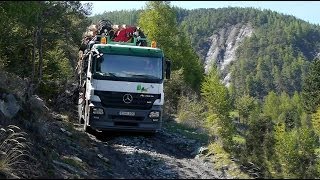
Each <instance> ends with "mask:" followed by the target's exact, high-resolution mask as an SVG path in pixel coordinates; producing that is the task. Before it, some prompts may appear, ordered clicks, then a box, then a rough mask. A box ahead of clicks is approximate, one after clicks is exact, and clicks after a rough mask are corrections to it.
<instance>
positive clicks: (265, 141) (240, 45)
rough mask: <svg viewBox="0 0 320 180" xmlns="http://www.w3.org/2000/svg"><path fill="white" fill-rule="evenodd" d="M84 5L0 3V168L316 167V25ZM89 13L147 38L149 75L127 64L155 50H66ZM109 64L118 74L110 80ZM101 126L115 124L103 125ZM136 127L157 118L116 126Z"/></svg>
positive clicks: (104, 173)
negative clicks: (122, 72) (151, 44)
mask: <svg viewBox="0 0 320 180" xmlns="http://www.w3.org/2000/svg"><path fill="white" fill-rule="evenodd" d="M90 11H91V7H90V5H89V4H82V3H81V2H79V1H39V2H37V1H23V2H15V1H3V2H0V12H1V13H2V18H0V27H1V29H2V31H0V35H1V36H2V37H5V38H0V47H1V48H0V177H1V178H45V179H46V178H64V179H70V178H125V179H136V178H152V179H155V178H164V179H179V178H182V179H184V178H200V179H204V178H228V179H232V178H236V179H237V178H267V179H270V178H280V179H281V178H283V179H286V178H291V179H314V178H319V177H320V141H319V139H320V92H319V89H320V28H319V26H316V25H312V24H309V23H307V22H304V21H302V20H299V19H296V18H295V17H293V16H286V15H283V14H279V13H276V12H272V11H267V10H265V11H260V10H257V9H253V8H220V9H194V10H185V9H181V8H177V7H172V6H171V4H170V1H148V2H146V9H144V10H137V11H115V12H106V13H104V14H101V15H97V16H94V17H91V18H90V17H89V16H88V15H90ZM101 19H109V20H111V21H112V22H113V23H114V24H134V25H139V26H141V27H142V29H143V31H144V33H146V34H147V35H148V36H147V37H148V39H149V40H156V42H157V47H159V49H160V50H156V51H158V52H161V53H159V54H161V58H160V56H159V57H158V55H157V58H156V59H157V61H158V63H157V64H158V66H157V67H158V68H156V69H153V71H154V72H156V71H157V70H158V73H157V74H158V75H157V77H155V76H153V75H152V76H151V75H143V76H142V73H145V71H144V70H143V71H142V70H141V72H142V73H141V72H140V70H139V72H135V73H133V72H131V70H133V69H135V68H137V67H140V65H139V63H140V62H143V61H142V60H143V59H146V58H145V57H149V56H150V57H151V54H149V55H146V54H147V53H146V52H148V51H154V50H155V49H152V48H146V47H135V48H131V47H128V46H118V45H112V46H110V45H106V46H109V47H115V46H118V47H116V48H111V49H113V50H115V51H118V52H116V53H112V55H110V54H109V53H106V52H103V51H102V52H100V53H99V54H95V53H96V52H97V51H95V52H92V51H91V50H90V46H87V49H86V50H84V49H85V48H83V49H82V48H81V49H80V48H79V46H80V45H81V47H85V46H86V43H88V42H89V40H92V39H91V38H93V39H94V38H96V37H95V33H97V31H96V30H95V27H94V25H93V24H92V23H96V22H97V21H98V20H101ZM92 21H93V22H92ZM159 22H161V23H159ZM98 28H99V27H98ZM114 28H115V29H117V28H116V27H114ZM129 29H131V28H128V29H125V30H124V31H122V32H128V31H127V30H129ZM131 30H133V28H132V29H131ZM109 32H110V31H109ZM131 33H132V34H135V33H137V32H134V33H133V32H129V33H128V34H131ZM124 34H126V33H124ZM128 34H126V35H128ZM120 37H121V36H120ZM127 37H128V36H127ZM109 40H110V39H108V41H109ZM95 43H99V41H96V42H95ZM83 45H84V46H83ZM87 45H88V44H87ZM94 47H96V46H94ZM118 48H119V50H117V49H118ZM122 48H125V49H127V50H128V51H131V52H130V55H131V56H134V57H135V58H134V59H137V62H136V63H137V64H132V62H135V61H131V60H130V58H132V57H128V58H120V59H121V60H117V58H111V57H118V58H119V57H122V56H123V55H124V54H126V55H127V53H125V52H124V51H122V50H120V49H122ZM93 49H95V48H93ZM111 49H110V52H111ZM133 49H140V50H141V52H144V53H142V54H140V53H138V51H137V52H133V51H135V50H133ZM82 50H84V51H82ZM140 50H139V51H140ZM83 52H84V53H85V55H84V56H82V55H83V54H82V53H83ZM86 52H89V53H86ZM113 52H114V51H113ZM162 52H163V54H164V56H165V57H164V58H163V57H162ZM90 53H93V54H91V55H93V56H91V55H90ZM131 53H132V54H131ZM148 53H149V52H148ZM87 55H89V56H87ZM96 55H97V56H96ZM119 55H120V56H119ZM101 56H104V57H110V58H103V59H101V61H100V60H99V59H100V58H101ZM142 56H143V57H142ZM87 57H93V58H92V59H87ZM136 57H138V58H136ZM82 58H83V59H82ZM108 59H112V60H115V62H117V63H118V62H121V61H122V60H123V63H119V64H118V65H116V64H117V63H112V62H111V63H110V62H109V60H108ZM153 59H155V58H153ZM140 60H141V61H140ZM165 60H166V61H167V60H170V61H171V64H172V65H169V64H167V62H164V61H165ZM102 62H104V63H105V64H104V65H103V66H105V67H108V68H109V70H104V71H105V72H104V73H102V72H99V70H98V71H97V69H101V68H100V67H99V66H101V63H102ZM129 62H130V63H131V66H130V65H129V64H130V63H129ZM150 62H156V61H154V60H151V59H150ZM86 63H89V64H87V65H88V66H86ZM90 63H92V64H93V66H91V67H92V68H87V67H89V65H90ZM99 63H100V65H99ZM162 63H165V64H166V66H163V65H161V64H162ZM92 64H91V65H92ZM124 64H125V65H124ZM146 64H148V63H146ZM96 65H97V66H96ZM110 65H115V66H114V67H112V66H110ZM168 65H169V66H170V67H171V78H170V79H167V78H165V77H166V75H168V74H167V73H168V71H167V70H165V73H163V70H164V67H165V68H166V69H167V67H168ZM97 67H99V68H97ZM111 67H112V68H111ZM118 67H121V68H122V67H124V68H128V69H129V71H130V76H128V77H121V78H119V77H117V76H116V74H114V73H113V72H112V70H115V69H117V68H118ZM141 67H142V66H141ZM86 68H87V69H86ZM108 68H107V69H108ZM110 69H112V70H110ZM81 70H87V71H86V72H87V75H88V76H86V78H84V79H85V80H86V86H85V87H81V85H80V84H81V80H80V83H79V79H80V78H81V77H85V76H81V75H79V72H80V71H81ZM126 71H128V70H126ZM161 74H162V76H161ZM96 75H99V76H100V75H102V76H105V77H103V78H102V77H99V78H98V76H96ZM79 76H80V77H79ZM107 76H109V77H108V78H107ZM136 76H137V77H136ZM140 77H141V78H140ZM151 77H152V79H149V78H151ZM98 79H99V80H98ZM150 80H152V82H154V83H151V81H150ZM128 82H129V83H128ZM144 84H148V86H149V85H150V87H148V86H146V87H144ZM142 85H143V86H142ZM141 86H142V87H141ZM92 87H93V88H92ZM83 89H86V93H81V91H83ZM143 89H144V90H146V91H143ZM148 89H149V90H148ZM140 90H141V91H140ZM92 93H93V95H92ZM102 93H104V94H105V95H102V96H101V94H102ZM133 93H134V94H135V95H134V96H132V95H131V94H133ZM119 94H121V95H120V96H118V95H119ZM155 95H156V96H157V97H159V98H160V99H158V100H159V101H158V100H156V99H152V101H153V100H154V103H152V101H151V100H150V99H148V98H151V97H152V98H155ZM130 96H131V98H130ZM124 97H128V100H130V99H131V100H130V102H126V101H125V100H126V99H124ZM83 99H85V101H83ZM133 99H134V100H133ZM156 101H157V102H156ZM112 102H114V104H113V103H112ZM133 102H134V103H133ZM129 103H131V104H129ZM141 103H142V104H143V103H146V105H148V107H147V106H140V105H141ZM149 105H150V106H149ZM81 107H84V108H81ZM149 107H151V108H149ZM83 109H84V110H85V111H84V116H81V114H83V112H81V110H83ZM160 113H161V114H160ZM129 114H130V116H129ZM156 114H158V115H156ZM90 115H93V116H90ZM81 118H83V119H81ZM81 120H83V121H84V122H85V123H83V122H82V121H81ZM94 122H98V123H99V124H100V123H101V124H106V126H105V125H103V127H102V126H101V127H98V126H95V125H94V124H95V123H94ZM124 122H125V123H124ZM144 122H147V123H146V124H145V125H144V126H142V124H143V123H144ZM108 124H109V125H110V124H114V125H115V126H113V127H114V128H116V131H109V132H104V130H106V129H104V128H110V126H109V125H108ZM150 125H158V126H157V129H156V131H155V132H152V134H145V133H142V132H139V133H126V132H123V131H120V130H124V129H126V128H130V129H127V130H148V129H146V127H151V126H150ZM135 127H139V128H141V129H135ZM91 128H92V129H91ZM95 128H97V129H96V130H97V131H95ZM122 128H124V129H122Z"/></svg>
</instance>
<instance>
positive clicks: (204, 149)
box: [191, 147, 209, 155]
mask: <svg viewBox="0 0 320 180" xmlns="http://www.w3.org/2000/svg"><path fill="white" fill-rule="evenodd" d="M208 152H209V149H208V148H207V147H199V148H197V149H196V150H195V151H193V152H192V153H191V155H204V154H207V153H208Z"/></svg>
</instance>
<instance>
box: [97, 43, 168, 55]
mask: <svg viewBox="0 0 320 180" xmlns="http://www.w3.org/2000/svg"><path fill="white" fill-rule="evenodd" d="M94 47H95V48H96V49H99V50H100V51H102V53H106V54H122V55H132V56H148V57H163V52H162V50H160V49H158V48H151V47H150V48H149V47H141V46H126V45H111V44H95V45H94Z"/></svg>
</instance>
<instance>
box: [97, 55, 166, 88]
mask: <svg viewBox="0 0 320 180" xmlns="http://www.w3.org/2000/svg"><path fill="white" fill-rule="evenodd" d="M95 72H96V74H98V75H101V76H104V77H108V79H115V80H123V78H126V80H130V79H131V80H132V81H144V82H148V81H149V82H150V80H151V81H152V82H153V81H159V80H161V79H162V58H160V57H143V56H128V55H114V54H104V55H103V57H102V58H101V60H99V61H98V62H97V63H96V69H95Z"/></svg>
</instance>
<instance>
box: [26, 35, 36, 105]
mask: <svg viewBox="0 0 320 180" xmlns="http://www.w3.org/2000/svg"><path fill="white" fill-rule="evenodd" d="M37 36H38V35H37V30H36V29H35V30H34V32H33V47H32V74H31V80H30V82H29V84H28V91H27V99H29V97H31V96H32V95H33V93H34V79H35V71H36V45H37Z"/></svg>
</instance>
